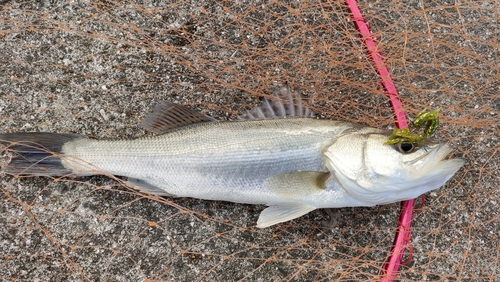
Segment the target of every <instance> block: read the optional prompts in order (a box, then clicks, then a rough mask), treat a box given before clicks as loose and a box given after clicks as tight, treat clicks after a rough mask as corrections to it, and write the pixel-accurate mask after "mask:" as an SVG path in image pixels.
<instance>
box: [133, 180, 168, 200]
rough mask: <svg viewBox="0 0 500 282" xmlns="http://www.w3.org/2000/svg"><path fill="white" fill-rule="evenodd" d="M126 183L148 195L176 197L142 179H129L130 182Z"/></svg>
mask: <svg viewBox="0 0 500 282" xmlns="http://www.w3.org/2000/svg"><path fill="white" fill-rule="evenodd" d="M125 183H126V184H127V185H128V186H130V187H132V188H134V189H137V190H139V191H141V192H144V193H147V194H153V195H157V196H169V197H175V195H172V194H170V193H168V192H167V191H165V190H163V189H161V188H158V187H156V186H154V185H152V184H150V183H148V182H146V181H144V180H142V179H137V178H129V179H128V181H125Z"/></svg>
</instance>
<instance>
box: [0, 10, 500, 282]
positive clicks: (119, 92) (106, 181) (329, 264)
mask: <svg viewBox="0 0 500 282" xmlns="http://www.w3.org/2000/svg"><path fill="white" fill-rule="evenodd" d="M167 2H168V3H167ZM361 8H362V11H363V13H364V14H365V16H366V18H367V19H368V21H369V22H370V23H371V27H372V30H373V32H374V34H375V36H376V38H377V42H378V43H379V48H380V49H381V50H383V52H384V57H385V60H386V63H387V65H388V67H389V69H390V71H391V73H392V74H393V76H394V80H395V82H396V85H397V87H398V89H399V91H400V92H401V95H402V99H403V102H404V104H405V106H406V109H407V112H408V113H409V116H410V117H412V116H415V114H416V113H418V112H419V111H420V110H422V109H423V108H438V107H439V108H441V123H442V125H441V126H440V128H439V129H438V132H437V137H438V138H439V139H440V140H441V141H449V142H452V143H453V144H454V145H455V146H456V148H457V149H456V151H455V152H454V153H453V156H454V157H462V158H465V159H466V161H467V163H466V165H465V166H464V168H462V169H461V170H460V171H459V172H458V173H457V174H456V175H455V176H454V178H453V179H452V180H450V181H449V182H448V183H447V184H446V185H445V186H444V187H442V188H440V189H438V190H436V191H433V192H430V193H428V194H427V195H426V200H425V203H424V205H423V206H420V204H421V199H417V204H418V205H419V206H418V207H417V210H416V211H415V217H414V221H413V223H412V238H411V240H410V242H411V247H412V254H413V257H412V259H411V260H410V262H409V263H408V264H407V265H405V266H402V267H401V273H400V274H399V276H398V280H401V281H422V280H430V281H459V280H467V281H500V267H499V264H500V261H499V259H500V244H499V242H500V240H499V233H500V212H499V206H498V205H499V194H500V193H499V184H500V181H499V180H500V177H499V172H498V171H499V169H498V168H499V154H498V148H499V141H498V136H499V128H498V125H499V122H500V119H499V117H498V114H499V111H500V95H499V92H500V83H499V81H500V72H499V70H500V68H499V65H500V51H499V50H500V47H499V46H500V42H499V38H500V32H499V30H500V27H499V25H498V23H499V21H500V12H499V11H500V7H499V4H498V3H497V1H494V0H490V1H470V2H468V1H461V2H460V3H459V2H450V3H448V2H447V1H401V2H398V1H375V2H374V1H363V2H362V5H361ZM285 81H289V82H290V83H291V84H292V85H293V86H300V87H301V89H302V91H303V93H304V94H305V95H306V96H307V97H308V99H309V101H310V105H311V108H312V109H313V110H314V111H315V112H317V113H318V116H319V117H320V118H328V119H330V118H333V119H340V120H347V121H351V122H356V123H363V124H368V125H370V126H373V127H379V128H389V129H390V128H391V126H392V115H391V112H390V106H389V104H388V102H387V99H386V98H385V97H384V95H383V93H382V92H381V91H380V87H379V80H378V77H377V75H376V73H375V71H374V69H373V68H372V66H371V64H370V61H369V60H368V59H367V56H366V54H365V50H364V49H363V45H362V44H361V43H360V41H359V38H358V34H357V31H356V30H355V29H354V27H353V23H352V22H351V20H350V16H349V14H348V13H347V10H346V8H345V4H344V3H343V2H342V1H306V2H299V1H290V2H286V3H284V2H279V1H270V2H266V1H253V0H251V1H236V2H233V1H212V0H209V1H172V2H171V3H170V2H169V1H137V2H135V1H125V2H121V1H85V0H84V1H70V0H62V1H0V132H1V133H4V132H20V131H22V132H35V131H46V132H71V133H78V134H83V135H87V136H91V137H94V138H103V139H116V138H136V137H140V136H143V135H144V134H147V133H146V132H145V131H144V130H143V129H141V128H139V127H138V124H139V123H140V121H141V120H142V119H143V118H144V116H145V115H146V114H147V113H148V112H150V111H151V110H152V108H153V107H154V105H155V104H157V103H159V102H160V101H164V100H167V101H171V102H175V103H180V104H185V105H188V106H190V107H192V108H194V109H196V110H199V111H201V112H203V113H204V114H207V115H210V116H213V117H215V118H217V119H219V120H232V119H235V118H236V117H237V115H238V114H241V113H242V112H243V111H244V110H245V109H249V108H251V107H252V106H253V105H256V104H259V99H261V98H262V97H265V96H266V95H269V94H270V93H272V91H273V90H275V89H277V88H278V87H280V85H282V84H283V83H284V82H285ZM221 138H224V136H221ZM0 192H1V193H0V277H2V280H5V281H25V280H29V281H240V280H244V281H355V280H379V279H380V273H381V271H382V267H383V264H384V262H385V261H386V258H387V256H388V253H389V252H390V250H391V245H392V241H393V238H394V235H395V232H394V231H395V228H396V227H397V219H398V214H399V204H398V203H395V204H390V205H386V206H379V207H374V208H344V209H339V210H338V211H337V213H338V217H337V218H336V222H335V224H334V226H333V227H329V228H325V227H324V226H323V223H322V221H324V220H325V219H327V217H328V215H327V214H326V213H324V212H323V211H314V212H311V213H309V214H308V215H306V216H303V217H301V218H299V219H296V220H293V221H290V222H287V223H283V224H279V225H277V226H273V227H270V228H266V229H257V228H256V227H255V223H256V221H257V218H258V216H259V213H260V212H261V211H262V210H263V209H264V206H253V205H243V204H234V203H226V202H212V201H203V200H197V199H184V198H168V197H165V198H159V197H151V196H147V195H143V194H141V193H139V192H137V191H134V190H131V189H130V188H128V187H126V186H124V185H123V184H122V179H120V178H113V177H108V176H94V177H82V178H62V179H60V178H49V177H21V178H18V177H13V176H10V175H2V176H1V178H0ZM408 254H409V252H408V253H407V254H406V255H405V257H404V259H408Z"/></svg>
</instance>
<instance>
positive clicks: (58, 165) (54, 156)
mask: <svg viewBox="0 0 500 282" xmlns="http://www.w3.org/2000/svg"><path fill="white" fill-rule="evenodd" d="M80 138H86V137H84V136H82V135H78V134H67V133H63V134H61V133H46V132H28V133H4V134H0V167H1V168H2V169H1V170H2V171H3V172H5V173H8V174H12V175H44V176H63V175H69V174H72V171H71V170H70V169H67V168H65V167H64V165H63V164H62V162H61V156H62V155H63V154H62V152H61V151H62V148H63V146H64V144H66V143H67V142H70V141H72V140H75V139H80Z"/></svg>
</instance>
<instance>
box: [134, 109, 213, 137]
mask: <svg viewBox="0 0 500 282" xmlns="http://www.w3.org/2000/svg"><path fill="white" fill-rule="evenodd" d="M214 121H217V120H215V119H214V118H211V117H208V116H206V115H203V114H201V113H199V112H196V111H194V110H191V109H190V108H187V107H185V106H182V105H179V104H174V103H170V102H163V103H160V104H158V105H156V106H155V108H154V110H153V112H152V113H151V114H149V115H147V116H146V118H145V119H144V120H143V121H142V123H141V124H140V126H141V127H142V128H144V129H146V130H148V131H150V132H153V133H155V134H163V133H166V132H168V131H170V130H172V129H175V128H178V127H182V126H187V125H192V124H196V123H201V122H214Z"/></svg>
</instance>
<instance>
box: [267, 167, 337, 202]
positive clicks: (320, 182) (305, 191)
mask: <svg viewBox="0 0 500 282" xmlns="http://www.w3.org/2000/svg"><path fill="white" fill-rule="evenodd" d="M329 177H330V173H328V172H321V171H292V172H286V173H280V174H277V175H274V176H271V177H269V178H267V179H266V185H267V187H268V188H269V190H270V191H272V192H273V193H275V194H277V195H280V196H281V197H283V198H286V199H301V198H304V197H308V196H310V195H313V194H316V193H318V192H321V191H323V190H324V189H325V187H326V182H327V181H328V179H329Z"/></svg>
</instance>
